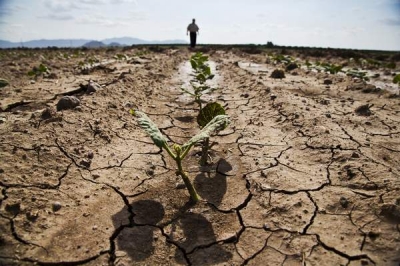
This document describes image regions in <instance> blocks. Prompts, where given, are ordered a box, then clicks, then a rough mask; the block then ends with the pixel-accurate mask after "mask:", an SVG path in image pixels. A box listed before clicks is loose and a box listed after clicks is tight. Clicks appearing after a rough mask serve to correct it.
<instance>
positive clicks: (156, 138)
mask: <svg viewBox="0 0 400 266" xmlns="http://www.w3.org/2000/svg"><path fill="white" fill-rule="evenodd" d="M130 113H131V115H133V116H135V117H137V121H138V124H139V126H140V127H141V128H142V129H143V130H144V131H145V132H146V133H147V134H148V135H149V136H150V138H151V139H152V140H153V142H154V144H155V145H156V146H157V147H159V148H160V149H165V150H166V151H167V153H168V154H169V156H171V158H172V159H173V160H174V161H175V163H176V167H177V170H176V175H177V176H180V177H182V179H183V182H184V183H185V185H186V188H187V189H188V191H189V194H190V199H191V200H192V201H194V202H197V201H199V200H200V199H201V198H200V196H199V194H198V193H197V191H196V189H195V188H194V186H193V185H192V183H191V181H190V179H189V176H188V174H187V173H186V172H185V171H184V169H183V167H182V161H183V159H185V157H186V156H187V155H188V153H189V151H190V149H191V148H192V147H193V146H194V145H195V144H196V143H197V142H199V141H202V140H204V139H206V138H209V137H210V136H212V135H214V134H216V133H218V132H219V131H221V130H223V129H224V128H226V127H227V126H228V124H229V123H230V121H229V117H228V116H226V115H218V116H216V117H214V118H213V119H212V120H211V121H210V122H209V123H208V124H207V125H206V126H205V127H203V129H202V130H201V131H200V132H199V133H198V134H197V135H195V136H194V137H193V138H191V139H190V140H189V141H188V142H186V143H185V144H183V145H178V144H173V145H172V147H171V146H169V145H168V143H167V139H166V138H165V137H164V135H163V134H162V133H161V131H160V130H159V129H158V127H157V125H156V124H155V123H154V122H153V121H151V119H150V118H149V117H148V116H147V115H146V114H145V113H143V112H140V111H134V110H130Z"/></svg>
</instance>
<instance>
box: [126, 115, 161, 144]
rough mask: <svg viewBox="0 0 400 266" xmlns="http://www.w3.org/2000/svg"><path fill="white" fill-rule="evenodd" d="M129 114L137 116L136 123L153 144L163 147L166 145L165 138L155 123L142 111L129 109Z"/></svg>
mask: <svg viewBox="0 0 400 266" xmlns="http://www.w3.org/2000/svg"><path fill="white" fill-rule="evenodd" d="M129 112H130V113H131V115H134V116H136V117H137V118H138V120H137V121H138V124H139V126H140V127H141V128H143V129H144V131H145V132H146V133H147V135H149V136H150V138H151V139H152V140H153V142H154V144H156V146H157V147H159V148H165V147H166V146H167V140H166V139H165V137H164V136H163V134H162V133H161V132H160V130H159V129H158V127H157V125H156V124H154V122H153V121H151V119H150V118H149V117H148V116H147V115H146V114H145V113H143V112H140V111H133V110H132V109H131V110H130V111H129Z"/></svg>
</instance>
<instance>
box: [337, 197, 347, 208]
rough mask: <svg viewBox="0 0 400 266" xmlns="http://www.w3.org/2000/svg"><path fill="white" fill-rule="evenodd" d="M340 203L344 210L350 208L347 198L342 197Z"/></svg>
mask: <svg viewBox="0 0 400 266" xmlns="http://www.w3.org/2000/svg"><path fill="white" fill-rule="evenodd" d="M339 202H340V205H341V206H342V207H343V208H345V209H346V208H347V207H349V201H348V200H347V199H346V198H345V197H340V200H339Z"/></svg>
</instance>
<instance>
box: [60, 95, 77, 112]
mask: <svg viewBox="0 0 400 266" xmlns="http://www.w3.org/2000/svg"><path fill="white" fill-rule="evenodd" d="M80 104H81V101H80V100H79V99H78V98H76V97H75V96H64V97H62V98H61V99H60V100H59V101H58V103H57V111H61V110H67V109H73V108H75V107H77V106H79V105H80Z"/></svg>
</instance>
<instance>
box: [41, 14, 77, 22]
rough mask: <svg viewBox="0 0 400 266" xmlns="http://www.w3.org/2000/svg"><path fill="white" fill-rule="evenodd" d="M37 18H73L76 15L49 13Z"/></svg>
mask: <svg viewBox="0 0 400 266" xmlns="http://www.w3.org/2000/svg"><path fill="white" fill-rule="evenodd" d="M37 18H42V19H50V20H62V21H64V20H73V19H74V17H73V16H71V15H67V14H49V15H46V16H38V17H37Z"/></svg>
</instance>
